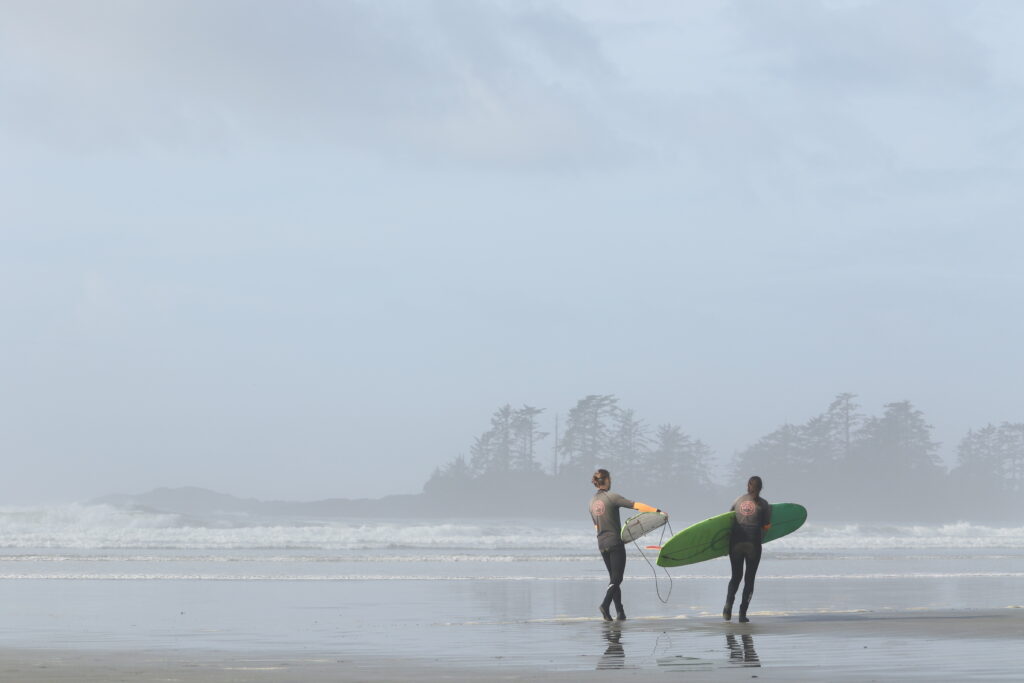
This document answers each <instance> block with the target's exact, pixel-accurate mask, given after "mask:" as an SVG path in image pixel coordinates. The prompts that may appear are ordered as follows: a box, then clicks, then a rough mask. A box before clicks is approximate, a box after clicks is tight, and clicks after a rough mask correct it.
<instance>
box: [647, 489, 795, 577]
mask: <svg viewBox="0 0 1024 683" xmlns="http://www.w3.org/2000/svg"><path fill="white" fill-rule="evenodd" d="M735 515H736V513H734V512H726V513H724V514H721V515H717V516H715V517H712V518H711V519H705V520H704V521H703V522H697V523H696V524H694V525H692V526H688V527H686V528H685V529H683V530H682V531H680V532H679V533H677V534H676V535H675V536H673V537H672V538H670V539H669V540H668V542H667V543H665V545H664V546H662V548H661V552H659V553H658V565H659V566H661V567H681V566H683V565H684V564H694V563H695V562H703V561H705V560H713V559H714V558H716V557H723V556H725V555H728V554H729V533H730V532H731V531H732V520H733V517H735ZM806 520H807V508H805V507H804V506H803V505H797V504H796V503H774V504H772V528H771V529H768V531H766V532H764V540H763V542H764V543H768V542H769V541H774V540H775V539H776V538H782V537H783V536H785V535H786V534H791V533H793V532H794V531H796V530H797V529H799V528H800V527H801V526H802V525H803V523H804V522H805V521H806Z"/></svg>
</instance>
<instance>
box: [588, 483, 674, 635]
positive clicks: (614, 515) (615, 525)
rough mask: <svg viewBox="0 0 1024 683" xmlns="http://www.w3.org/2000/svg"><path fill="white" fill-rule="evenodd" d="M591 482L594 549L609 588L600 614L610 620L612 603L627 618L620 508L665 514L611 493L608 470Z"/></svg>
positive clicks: (621, 618)
mask: <svg viewBox="0 0 1024 683" xmlns="http://www.w3.org/2000/svg"><path fill="white" fill-rule="evenodd" d="M590 481H591V482H592V483H593V484H594V486H595V487H597V491H596V492H595V493H594V497H593V498H591V499H590V518H591V520H593V522H594V529H595V530H596V531H597V548H598V550H600V551H601V558H602V559H604V566H605V567H607V568H608V581H609V583H608V589H607V590H606V591H605V594H604V600H603V601H602V602H601V604H600V605H599V606H598V608H597V609H598V610H600V612H601V617H602V618H603V619H604V620H605V621H611V620H612V615H611V613H610V612H609V608H610V607H611V604H612V603H613V602H614V603H615V611H616V612H617V617H618V619H619V621H622V620H624V619H625V618H626V611H625V610H624V609H623V608H622V589H621V588H620V586H621V584H622V576H623V574H625V572H626V546H625V544H623V542H622V539H621V538H620V537H619V533H620V529H621V527H622V523H621V522H620V521H619V508H629V509H632V510H639V511H640V512H660V513H661V514H663V515H665V516H666V517H668V514H667V513H665V512H662V511H661V510H659V509H658V508H655V507H651V506H650V505H647V504H646V503H639V502H633V501H631V500H629V499H627V498H623V497H622V496H620V495H619V494H617V493H612V491H611V490H610V489H611V486H612V475H611V474H609V473H608V470H604V469H601V470H598V471H596V472H594V476H593V477H591V479H590Z"/></svg>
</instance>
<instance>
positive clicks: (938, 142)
mask: <svg viewBox="0 0 1024 683" xmlns="http://www.w3.org/2000/svg"><path fill="white" fill-rule="evenodd" d="M1022 27H1024V5H1022V4H1021V3H1018V2H1016V1H1015V0H1006V1H1004V2H998V1H990V2H985V3H967V2H959V1H957V2H942V1H939V0H920V1H909V0H908V1H901V2H861V1H845V0H844V1H839V0H836V1H832V2H823V1H820V2H801V1H790V0H787V1H786V2H738V3H729V2H686V3H675V2H664V3H660V2H630V3H622V2H597V1H594V0H580V1H578V2H571V1H567V2H545V1H539V0H538V1H533V2H523V1H520V0H515V1H513V0H510V1H509V2H468V1H460V0H451V1H444V2H441V1H439V2H425V1H421V0H410V1H408V2H380V1H376V0H375V1H366V2H340V1H339V2H308V1H297V0H292V1H290V2H286V3H285V2H248V1H246V2H242V1H237V2H231V1H222V2H212V3H211V2H205V1H200V0H196V1H193V2H188V1H182V0H175V1H173V2H170V1H168V2H161V1H158V0H151V1H147V2H137V1H135V0H124V1H122V2H118V1H105V2H99V1H97V2H75V1H68V2H47V1H45V0H26V1H24V2H20V1H18V0H4V2H2V3H0V193H2V196H0V231H2V233H0V234H2V243H0V343H2V347H0V348H2V351H3V353H2V354H0V387H2V390H0V453H2V455H3V458H4V462H5V463H6V467H5V470H4V473H3V476H2V477H0V504H2V503H30V502H37V501H74V500H86V499H89V498H91V497H93V496H97V495H101V494H105V493H111V492H123V493H138V492H142V491H145V490H148V489H151V488H154V487H157V486H181V485H196V486H204V487H208V488H213V489H216V490H220V491H224V492H227V493H233V494H236V495H240V496H254V497H259V498H279V499H295V500H311V499H318V498H326V497H336V496H337V497H376V496H380V495H384V494H388V493H412V492H416V491H418V490H419V489H420V486H421V485H422V483H423V482H424V481H425V479H426V478H427V477H428V476H429V474H430V472H431V471H432V469H433V468H434V467H435V466H437V465H440V464H443V463H444V462H446V461H447V460H449V459H450V458H452V457H454V456H456V455H458V454H460V453H466V452H467V451H468V448H469V445H470V443H471V442H472V439H473V437H474V436H475V435H476V434H479V433H480V432H481V431H483V430H485V429H486V428H487V426H488V420H489V416H490V414H491V413H492V412H493V411H494V410H495V409H496V408H497V407H498V406H500V405H502V404H505V403H511V404H512V405H513V406H518V405H522V404H524V403H526V404H530V405H533V406H537V407H540V408H545V409H546V412H545V414H544V416H545V420H546V422H547V423H546V424H545V425H544V426H545V427H546V428H548V429H550V427H551V424H550V423H551V421H552V420H553V417H554V415H555V414H556V413H560V414H561V415H562V418H563V419H564V416H565V413H566V412H567V411H568V409H569V408H571V407H572V405H573V404H574V403H575V401H576V400H577V399H579V398H581V397H583V396H584V395H586V394H591V393H610V394H615V395H617V396H618V397H619V399H620V402H621V404H622V405H623V406H624V407H628V408H633V409H634V410H635V411H636V412H637V415H638V416H639V417H641V418H643V419H644V420H645V421H647V422H648V423H649V424H651V425H657V424H660V423H664V422H672V423H675V424H679V425H681V426H682V427H683V429H684V430H685V431H687V432H688V433H690V434H691V435H693V436H694V437H697V438H700V439H703V440H704V441H705V442H706V443H708V444H709V445H710V446H711V447H712V448H713V449H714V450H715V452H716V453H717V454H718V456H719V458H720V459H721V461H722V462H725V461H727V460H728V459H729V458H730V457H731V455H732V454H733V453H734V452H736V451H738V450H740V449H742V448H744V447H745V446H747V445H749V444H750V443H752V442H754V441H756V440H757V439H758V438H759V437H760V436H762V435H764V434H765V433H767V432H769V431H771V430H772V429H774V428H776V427H777V426H779V425H781V424H782V423H784V422H786V421H791V422H803V421H805V420H807V419H808V418H810V417H811V416H813V415H815V414H817V413H819V412H821V411H823V410H824V409H825V408H826V407H827V405H828V403H829V401H830V400H831V399H832V397H833V396H834V395H835V394H837V393H839V392H844V391H850V392H854V393H857V394H858V395H859V397H860V398H859V400H860V402H861V404H862V406H863V409H864V412H867V413H869V414H880V413H881V411H882V406H883V404H885V403H887V402H892V401H899V400H904V399H908V400H911V401H913V402H914V403H915V405H917V407H918V408H920V409H921V410H922V411H924V413H925V415H926V417H927V418H928V420H929V421H930V422H931V424H933V425H934V426H935V437H936V438H937V439H938V440H940V441H942V442H943V443H944V451H943V455H944V456H946V457H947V458H949V457H951V456H952V454H953V451H954V449H955V445H956V442H957V441H958V440H959V439H960V438H961V436H963V434H964V433H965V432H966V431H967V429H969V428H971V427H980V426H984V424H986V423H988V422H990V421H991V422H999V421H1003V420H1010V421H1024V399H1022V389H1021V387H1022V386H1024V364H1022V362H1021V349H1024V316H1022V315H1021V311H1022V310H1024V286H1022V285H1024V282H1022V280H1024V276H1022V272H1024V268H1022V265H1024V263H1022V261H1024V259H1022V252H1024V233H1022V226H1021V216H1022V215H1024V199H1022V197H1024V193H1022V191H1021V187H1022V180H1024V173H1022V170H1024V48H1022V47H1021V46H1020V40H1019V38H1020V35H1021V29H1022ZM549 441H550V440H549ZM550 446H551V444H550V443H547V444H546V445H545V446H542V452H545V451H547V452H550ZM638 495H639V492H638Z"/></svg>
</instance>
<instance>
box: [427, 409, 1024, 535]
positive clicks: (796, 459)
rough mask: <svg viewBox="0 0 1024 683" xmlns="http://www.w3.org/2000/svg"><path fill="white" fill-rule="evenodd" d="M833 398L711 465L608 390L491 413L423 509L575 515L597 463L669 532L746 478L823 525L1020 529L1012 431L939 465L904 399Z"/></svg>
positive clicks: (928, 430) (986, 431) (680, 434)
mask: <svg viewBox="0 0 1024 683" xmlns="http://www.w3.org/2000/svg"><path fill="white" fill-rule="evenodd" d="M856 398H857V397H856V395H855V394H850V393H842V394H839V395H838V396H836V397H835V399H834V400H833V401H832V402H831V403H830V404H829V405H828V406H827V407H825V408H824V410H823V411H822V412H821V413H820V414H818V415H814V416H811V417H810V418H809V419H807V421H806V422H804V423H802V424H788V423H787V424H783V425H781V426H779V427H778V428H777V429H775V430H774V431H772V432H771V433H769V434H765V435H764V436H762V437H761V438H759V439H758V440H757V441H756V442H754V443H752V444H750V445H749V446H747V447H746V448H744V449H743V450H742V451H740V452H738V453H735V454H734V455H733V456H732V457H731V458H730V459H729V461H728V463H727V466H726V468H725V470H726V471H725V474H724V476H723V475H722V473H721V468H718V471H717V476H716V470H715V468H714V467H713V463H714V461H715V454H714V451H713V450H712V447H711V445H709V444H707V443H705V442H704V441H702V440H701V439H700V438H699V436H697V435H694V434H690V433H689V432H687V431H686V430H685V429H684V428H683V427H682V426H681V425H680V424H672V423H666V424H661V425H656V426H652V425H648V424H647V423H646V422H644V420H643V419H642V417H641V416H639V415H637V414H636V413H635V412H634V411H633V410H630V409H628V408H626V407H624V406H622V405H620V402H619V400H618V398H616V397H615V396H614V395H596V394H595V395H590V396H586V397H584V398H581V399H580V400H579V401H577V403H576V405H575V406H573V407H572V408H571V409H570V410H569V411H567V413H566V415H565V419H564V421H563V420H558V419H556V420H555V421H554V423H553V428H551V427H548V428H547V429H548V431H544V430H542V428H541V416H542V415H543V414H544V413H545V410H544V409H541V408H537V407H534V406H528V405H524V406H522V407H520V408H513V407H512V406H511V405H504V406H501V407H499V408H498V409H497V410H495V412H494V414H493V415H492V416H491V420H490V425H489V427H488V428H487V429H486V430H485V431H483V432H482V433H481V434H480V435H479V436H477V437H476V438H475V439H474V440H473V442H472V443H471V444H469V447H468V452H467V454H462V455H458V456H456V457H454V458H453V459H452V460H450V461H449V462H448V463H446V464H445V465H444V466H442V467H439V468H437V469H436V470H435V471H434V473H433V475H432V476H431V477H430V479H429V481H427V482H426V484H425V485H424V487H423V499H422V502H423V503H424V505H425V509H426V510H429V511H433V512H437V513H443V512H445V511H447V512H448V513H449V514H452V515H459V514H485V515H494V516H501V517H515V516H518V515H523V514H526V515H531V516H534V515H537V514H543V513H544V512H545V511H547V512H549V513H550V514H551V515H557V516H564V515H566V514H570V515H581V516H585V515H586V505H587V501H588V500H589V497H590V495H591V494H592V492H593V487H592V486H591V485H590V475H591V474H592V473H593V471H594V470H595V469H597V468H598V467H604V468H606V469H608V470H610V471H611V472H612V477H613V489H614V490H616V491H618V492H620V493H622V494H624V495H626V496H630V497H633V498H634V499H636V500H642V501H644V502H646V503H649V504H652V505H656V506H658V507H662V508H664V509H666V510H668V511H669V512H670V513H673V515H674V519H675V520H676V526H681V525H685V524H687V523H690V522H692V521H696V520H698V519H701V518H703V517H706V516H710V515H712V514H716V513H717V512H718V511H724V510H726V509H728V506H729V504H730V503H731V502H732V500H733V499H734V498H735V497H736V496H737V495H739V494H740V493H742V492H743V490H744V485H745V482H746V480H747V478H748V477H749V476H750V475H753V474H757V475H760V476H761V477H763V478H764V480H765V492H764V495H765V497H766V498H767V499H768V500H769V501H771V502H795V503H802V504H803V505H805V506H807V508H808V509H809V510H810V514H811V517H812V518H817V519H822V520H842V521H850V522H856V521H859V520H873V521H879V520H885V521H920V522H929V523H953V522H956V521H958V520H981V521H986V522H991V523H998V522H1000V521H1003V520H1006V521H1008V522H1009V521H1013V519H1014V518H1015V519H1016V520H1017V521H1019V520H1020V516H1019V513H1017V512H1015V511H1016V510H1017V509H1018V508H1017V506H1016V505H1014V503H1015V502H1016V501H1017V500H1018V498H1019V496H1020V495H1021V494H1022V493H1024V423H1021V422H1015V423H1010V422H1002V423H1000V424H985V425H979V426H978V427H977V428H972V429H971V430H969V431H968V432H967V433H966V434H964V435H963V437H962V438H961V439H960V441H959V443H958V444H957V445H956V462H955V464H954V465H953V466H952V467H951V468H947V467H946V466H945V465H944V464H943V462H942V460H941V458H940V457H939V455H938V450H939V444H938V443H937V442H936V441H934V440H933V438H932V426H931V425H930V424H928V421H927V419H926V418H925V415H924V414H923V413H922V412H921V411H920V410H918V409H917V408H915V407H914V405H913V404H912V403H911V402H910V401H897V402H894V403H888V404H886V405H884V406H882V410H881V413H880V414H877V415H871V414H868V413H867V412H865V411H864V410H863V409H862V407H861V406H860V405H859V404H858V403H857V402H856Z"/></svg>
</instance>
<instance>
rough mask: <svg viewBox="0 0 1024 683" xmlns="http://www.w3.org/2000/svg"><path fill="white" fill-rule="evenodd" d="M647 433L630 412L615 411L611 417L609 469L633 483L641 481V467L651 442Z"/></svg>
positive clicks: (642, 424) (641, 423) (639, 421)
mask: <svg viewBox="0 0 1024 683" xmlns="http://www.w3.org/2000/svg"><path fill="white" fill-rule="evenodd" d="M647 432H648V430H647V425H645V424H644V423H643V420H638V419H636V417H635V413H634V412H633V411H632V410H618V411H616V412H615V414H614V415H613V417H612V427H611V433H610V437H611V444H610V449H609V463H608V464H609V467H610V468H612V469H614V470H615V472H618V473H621V474H624V475H627V476H629V477H630V478H631V479H633V480H634V481H641V480H643V477H642V474H643V470H642V468H641V465H642V461H643V459H644V457H645V456H646V454H647V451H648V446H649V445H650V442H651V440H650V437H649V436H648V434H647Z"/></svg>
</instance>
